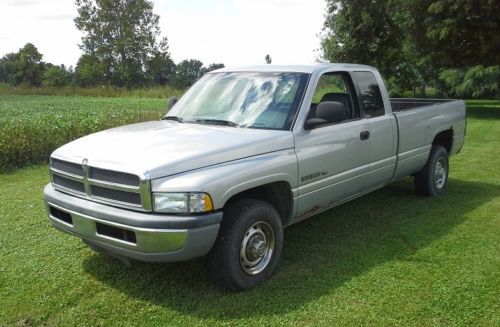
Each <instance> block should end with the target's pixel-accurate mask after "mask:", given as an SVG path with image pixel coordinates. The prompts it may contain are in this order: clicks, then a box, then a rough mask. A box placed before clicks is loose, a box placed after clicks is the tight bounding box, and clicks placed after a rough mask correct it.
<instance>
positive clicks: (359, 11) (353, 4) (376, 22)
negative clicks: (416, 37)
mask: <svg viewBox="0 0 500 327" xmlns="http://www.w3.org/2000/svg"><path fill="white" fill-rule="evenodd" d="M397 10H398V7H397V6H394V3H393V1H390V0H383V1H371V0H354V1H347V0H342V1H337V0H328V1H327V16H326V21H325V24H324V34H323V36H322V42H321V44H322V48H323V57H324V59H326V60H328V61H332V62H355V63H360V64H367V65H373V66H376V67H378V68H379V70H380V71H381V73H382V74H383V75H392V74H394V73H395V71H396V70H398V69H399V70H401V71H402V68H401V67H400V64H401V63H403V62H404V60H403V58H402V54H403V52H402V51H401V49H402V48H403V41H404V38H403V37H402V36H403V32H402V28H401V26H400V24H399V23H398V21H397V18H398V15H396V14H395V13H396V11H397Z"/></svg>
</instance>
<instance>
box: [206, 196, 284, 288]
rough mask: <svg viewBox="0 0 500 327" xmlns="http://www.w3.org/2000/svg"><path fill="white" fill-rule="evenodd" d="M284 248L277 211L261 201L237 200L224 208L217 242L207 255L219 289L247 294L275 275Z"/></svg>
mask: <svg viewBox="0 0 500 327" xmlns="http://www.w3.org/2000/svg"><path fill="white" fill-rule="evenodd" d="M263 235H264V237H263ZM273 240H274V241H273ZM282 247H283V227H282V224H281V219H280V216H279V214H278V212H277V211H276V209H275V208H274V207H273V206H271V205H270V204H268V203H266V202H264V201H260V200H253V199H242V200H238V201H235V202H233V203H230V204H229V205H228V206H227V207H226V208H224V216H223V219H222V223H221V226H220V230H219V234H218V236H217V240H216V241H215V245H214V246H213V248H212V250H211V251H210V253H209V254H208V256H207V259H208V268H209V270H210V273H211V275H212V277H213V279H214V280H215V282H216V283H217V284H218V285H219V286H221V287H223V288H226V289H228V290H231V291H244V290H247V289H250V288H253V287H255V286H257V285H259V284H261V283H262V282H264V281H266V280H267V279H269V278H270V277H271V276H272V275H273V273H274V271H275V270H276V267H277V265H278V261H279V259H280V255H281V249H282ZM259 258H260V259H259Z"/></svg>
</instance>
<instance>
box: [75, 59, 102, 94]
mask: <svg viewBox="0 0 500 327" xmlns="http://www.w3.org/2000/svg"><path fill="white" fill-rule="evenodd" d="M106 78H107V76H106V67H105V65H104V63H103V62H102V61H100V60H99V58H97V57H96V56H93V55H90V54H83V55H82V56H81V57H80V59H78V63H77V64H76V68H75V81H76V83H77V84H78V85H79V86H83V87H88V86H96V85H99V84H102V83H105V81H106Z"/></svg>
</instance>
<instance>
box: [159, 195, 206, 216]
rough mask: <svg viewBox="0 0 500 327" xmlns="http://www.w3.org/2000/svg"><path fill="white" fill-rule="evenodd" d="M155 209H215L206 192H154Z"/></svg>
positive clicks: (196, 210) (191, 210)
mask: <svg viewBox="0 0 500 327" xmlns="http://www.w3.org/2000/svg"><path fill="white" fill-rule="evenodd" d="M153 200H154V210H155V211H156V212H168V213H200V212H207V211H212V210H213V204H212V199H210V196H209V195H208V194H206V193H153Z"/></svg>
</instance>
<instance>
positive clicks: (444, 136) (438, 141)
mask: <svg viewBox="0 0 500 327" xmlns="http://www.w3.org/2000/svg"><path fill="white" fill-rule="evenodd" d="M452 144H453V130H452V129H451V128H450V129H447V130H446V131H442V132H440V133H438V134H437V135H436V136H435V137H434V141H432V145H442V146H444V148H445V149H446V151H448V153H450V152H451V145H452Z"/></svg>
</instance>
